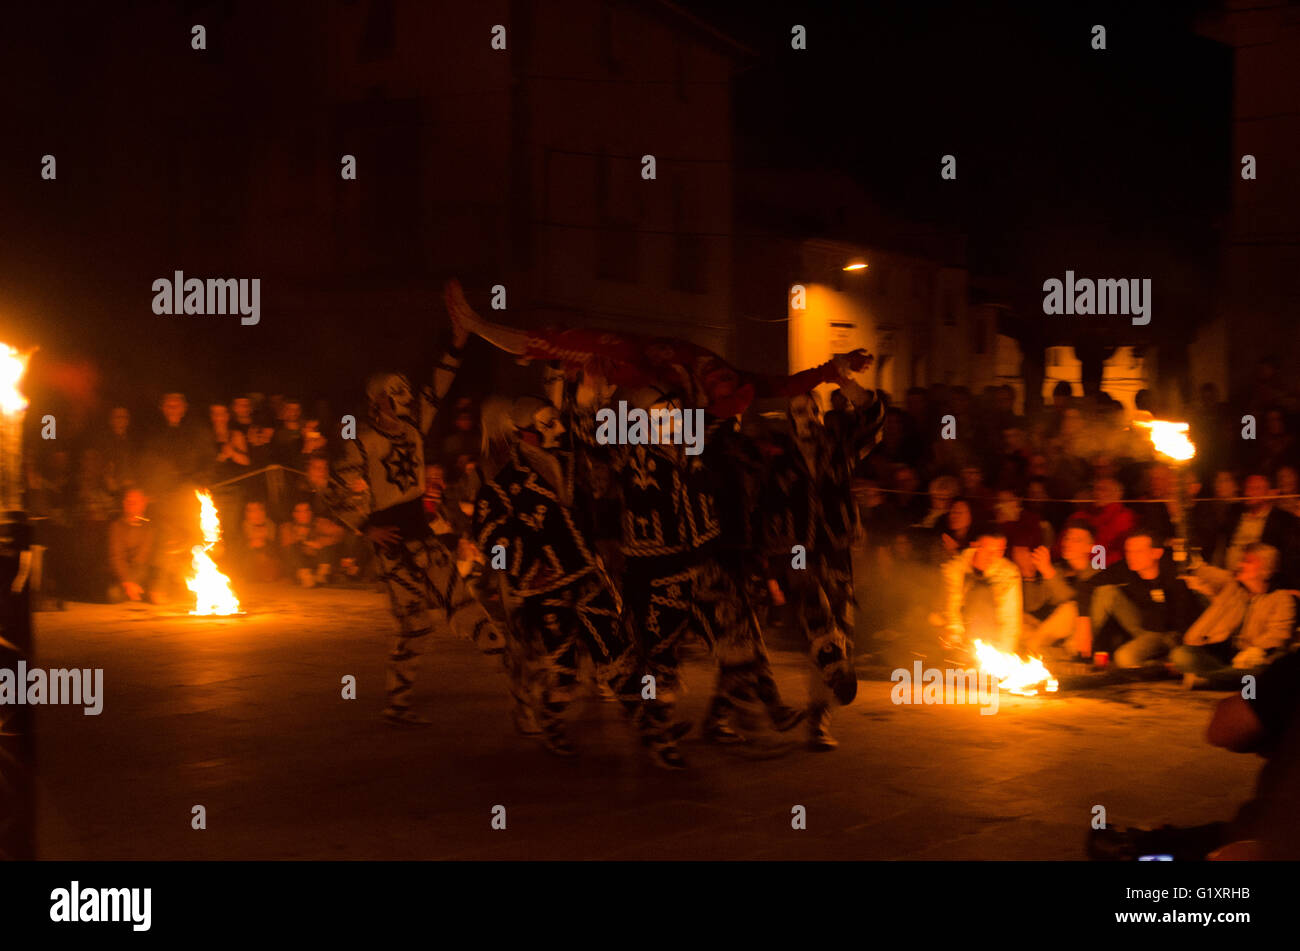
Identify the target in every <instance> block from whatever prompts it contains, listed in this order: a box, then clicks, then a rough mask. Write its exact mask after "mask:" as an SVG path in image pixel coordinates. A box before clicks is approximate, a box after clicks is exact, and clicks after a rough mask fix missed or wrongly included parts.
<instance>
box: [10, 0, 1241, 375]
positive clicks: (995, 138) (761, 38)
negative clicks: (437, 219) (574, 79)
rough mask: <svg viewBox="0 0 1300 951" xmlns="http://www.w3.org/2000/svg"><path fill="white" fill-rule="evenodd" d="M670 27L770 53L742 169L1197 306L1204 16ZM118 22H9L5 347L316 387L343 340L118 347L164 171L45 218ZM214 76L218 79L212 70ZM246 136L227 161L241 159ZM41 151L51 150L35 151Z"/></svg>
mask: <svg viewBox="0 0 1300 951" xmlns="http://www.w3.org/2000/svg"><path fill="white" fill-rule="evenodd" d="M681 6H682V7H683V8H684V9H688V10H689V11H691V12H693V13H695V14H697V15H698V16H699V17H701V18H703V19H705V20H707V21H708V22H709V23H712V24H714V25H716V26H717V27H718V28H719V29H720V30H722V31H723V32H725V33H727V34H729V35H731V36H733V37H735V38H736V39H738V40H739V41H740V42H742V43H744V44H746V45H747V46H749V47H750V48H752V49H753V50H755V51H756V53H757V56H756V57H755V58H754V59H753V60H752V61H750V62H749V63H748V64H746V68H745V70H744V72H743V73H742V74H741V75H740V76H739V77H738V79H737V85H736V88H735V105H736V115H735V119H736V134H737V140H736V143H737V163H738V167H739V168H741V169H744V168H755V169H761V168H766V167H788V168H795V169H822V168H827V169H836V170H840V171H843V172H845V173H847V174H849V175H850V176H851V177H852V178H853V179H855V180H856V181H857V182H858V183H859V184H860V185H861V186H862V188H863V189H864V190H865V191H866V192H867V194H868V195H869V196H870V197H871V199H872V200H873V201H875V202H876V203H878V204H879V205H880V206H881V207H882V208H884V209H886V210H887V211H888V212H890V213H892V214H893V215H896V216H898V217H900V218H903V219H906V220H907V221H909V222H916V223H919V224H922V225H932V226H935V227H939V228H945V229H951V230H955V231H957V232H960V233H964V234H965V235H967V237H968V242H967V249H968V251H967V263H968V265H969V266H970V267H971V269H972V271H973V272H974V274H975V275H977V276H994V277H1004V278H1010V279H1014V280H1016V281H1018V282H1020V283H1021V284H1022V285H1026V282H1032V281H1034V280H1035V279H1036V280H1037V282H1038V283H1039V284H1041V280H1042V275H1044V274H1047V275H1052V274H1057V275H1059V273H1060V272H1061V271H1062V270H1063V269H1064V267H1065V266H1074V267H1076V268H1078V269H1081V270H1083V271H1088V270H1094V271H1095V272H1096V273H1097V274H1114V275H1133V274H1156V275H1160V274H1162V273H1164V272H1165V271H1168V272H1170V273H1174V274H1185V273H1194V274H1196V275H1197V277H1196V279H1195V280H1189V281H1188V282H1187V287H1186V290H1187V293H1188V296H1189V298H1192V299H1195V298H1198V297H1199V298H1205V297H1206V296H1207V294H1208V291H1209V290H1210V288H1209V286H1208V282H1210V281H1211V280H1212V275H1211V272H1212V262H1213V251H1214V242H1215V241H1216V240H1217V237H1218V232H1217V230H1216V229H1217V228H1218V227H1220V226H1221V224H1222V219H1223V216H1224V214H1225V210H1226V198H1227V185H1228V181H1229V175H1230V171H1231V157H1230V156H1229V154H1228V146H1229V131H1230V118H1231V78H1232V73H1231V62H1232V61H1231V54H1230V51H1229V50H1226V49H1224V48H1222V47H1219V46H1217V45H1215V44H1213V43H1211V42H1209V41H1208V40H1204V39H1201V38H1200V37H1198V36H1196V35H1195V33H1194V31H1193V29H1192V26H1191V24H1192V17H1193V15H1194V13H1195V12H1196V11H1197V9H1199V8H1200V7H1202V6H1204V4H1190V3H1184V2H1172V3H1159V4H1156V3H1152V4H1137V3H1122V4H1096V3H1090V4H1078V3H1063V2H1055V0H1053V2H1040V3H1034V4H984V3H969V2H968V3H914V2H899V3H882V4H874V3H873V4H867V3H862V2H856V3H823V4H804V3H800V4H793V3H792V4H778V3H771V4H753V3H750V2H723V0H704V2H686V3H682V4H681ZM222 7H223V4H221V3H216V4H191V5H189V6H188V7H187V6H181V7H179V8H177V12H176V13H175V14H174V16H175V18H176V20H177V21H178V22H180V21H185V22H188V20H187V17H189V15H190V14H189V12H188V11H190V10H195V9H201V10H212V9H220V8H222ZM112 16H113V14H112V11H108V10H95V11H93V12H88V11H86V10H85V9H84V8H83V7H82V6H81V5H77V4H74V5H58V4H40V5H35V4H31V5H24V6H22V7H18V8H16V9H14V10H10V11H6V17H7V22H6V26H5V29H4V31H3V32H2V33H0V63H5V64H7V66H5V67H0V79H3V82H2V83H0V107H3V108H4V109H5V112H6V114H7V115H8V116H9V117H10V118H9V120H8V121H7V125H8V127H9V129H8V130H9V132H10V133H11V135H10V136H9V138H10V141H9V143H7V145H8V146H9V147H8V148H6V149H3V150H0V310H5V309H7V310H8V311H9V312H8V313H7V314H0V323H3V324H4V325H6V326H10V327H11V331H12V336H13V338H14V339H13V342H15V343H26V342H30V341H34V340H36V339H39V340H41V341H42V343H43V347H44V352H43V359H44V360H46V362H47V364H48V366H49V367H50V368H51V371H50V373H48V374H47V376H48V377H49V378H51V379H53V378H55V377H57V376H58V375H59V373H58V372H56V371H60V368H61V372H62V374H63V377H64V378H72V377H74V376H75V374H71V373H69V372H67V366H68V365H70V364H75V363H76V362H77V361H79V360H84V361H87V362H90V363H92V364H96V365H98V366H99V367H100V370H101V375H102V376H103V377H105V378H107V379H108V380H109V381H110V382H111V381H112V377H113V376H114V374H115V373H117V374H118V375H121V373H122V372H123V369H124V368H126V369H127V370H129V372H130V373H131V374H132V375H133V376H134V377H136V378H137V379H136V380H135V381H134V382H135V383H137V384H139V385H141V386H143V385H144V384H145V383H146V382H148V381H143V380H140V379H138V378H139V377H140V376H141V372H140V369H139V368H141V367H147V366H157V365H158V364H159V363H166V364H167V365H168V370H169V372H170V373H172V374H173V375H175V374H176V372H177V371H178V369H179V370H187V369H189V368H188V367H178V366H177V359H178V354H179V355H180V356H179V359H180V360H181V361H185V360H191V361H193V362H194V363H196V364H200V365H202V373H203V374H204V376H205V378H206V379H209V380H212V379H221V378H223V376H224V374H223V373H222V367H223V365H234V364H235V363H236V362H249V363H253V364H260V365H262V366H264V367H266V368H268V369H270V368H274V367H275V366H277V365H285V364H286V363H292V364H293V366H294V367H295V368H297V369H298V370H301V368H302V367H303V366H311V365H312V362H313V360H314V359H316V358H317V357H318V356H319V354H317V353H316V352H315V350H314V348H315V349H321V348H325V347H330V348H335V349H336V348H337V346H338V341H339V340H340V339H342V334H341V333H339V332H338V331H339V328H327V329H326V330H325V331H324V332H321V333H317V334H312V335H306V336H305V337H303V339H301V341H300V342H299V343H296V344H295V342H294V340H293V339H292V338H282V337H277V336H275V335H274V334H272V333H268V334H267V335H265V336H264V337H261V338H259V339H260V340H262V341H264V343H262V344H260V345H259V350H258V352H254V353H248V352H246V349H247V347H248V341H249V337H248V336H247V335H246V334H244V333H243V332H241V331H240V329H239V328H238V327H237V326H236V325H232V326H230V327H227V328H223V329H222V331H221V332H219V333H216V334H212V335H205V342H204V346H203V349H202V351H201V352H200V351H198V350H193V349H191V350H188V351H186V350H181V351H178V350H176V349H175V348H173V349H170V350H164V351H161V352H162V353H165V357H164V358H163V359H161V360H160V359H158V355H159V352H158V351H155V350H151V346H153V344H152V342H151V338H152V336H153V335H154V334H155V333H156V332H157V331H155V330H153V329H152V328H148V327H141V326H134V325H132V326H123V325H122V323H121V321H120V317H119V316H118V315H120V313H121V312H122V309H123V307H124V305H125V301H124V300H123V298H124V297H125V296H127V290H128V289H127V288H124V287H123V282H122V281H121V280H119V279H115V278H114V275H120V274H121V273H122V272H123V271H124V270H125V271H126V272H128V273H133V271H134V270H140V271H141V273H146V272H147V273H152V272H153V270H154V269H155V265H154V262H152V260H151V261H149V262H148V263H141V262H140V261H138V260H134V259H133V248H132V235H133V234H139V233H141V232H142V231H147V229H149V228H150V222H149V221H148V220H138V219H137V216H136V215H135V214H134V213H133V206H132V199H131V196H132V195H133V194H136V193H138V190H139V189H144V188H150V187H153V185H151V181H152V179H151V178H150V175H151V174H153V173H154V172H155V171H157V167H156V166H155V167H151V166H149V165H148V164H147V163H146V164H144V165H142V166H141V167H140V168H139V175H138V178H139V180H129V181H120V180H119V181H114V180H106V179H105V178H104V177H103V176H99V177H96V176H94V175H92V176H90V178H89V179H88V180H87V181H85V182H82V183H80V185H78V184H76V183H75V182H73V181H69V183H68V185H67V187H66V189H65V190H64V193H63V195H62V196H61V197H59V198H56V199H53V202H54V204H53V205H50V204H49V202H50V201H51V199H50V197H49V190H48V189H45V190H42V189H40V188H39V183H37V182H35V181H34V180H33V179H32V171H31V169H32V161H33V159H32V154H33V152H35V154H36V155H39V154H40V153H41V152H43V151H44V150H45V149H46V148H50V149H54V148H59V149H63V150H65V151H67V152H69V153H70V154H71V153H82V154H87V155H92V154H95V150H97V149H98V150H104V149H112V148H113V144H112V142H111V141H105V140H104V135H105V133H104V129H105V127H106V126H105V124H104V123H103V122H102V121H97V118H96V116H95V113H96V110H97V109H99V108H100V101H101V97H102V94H103V92H104V91H110V90H113V89H114V87H117V86H119V85H120V82H119V78H118V77H116V76H114V75H112V74H111V71H107V70H106V69H105V68H104V64H105V63H106V62H109V61H110V60H112V59H113V55H114V53H115V51H114V50H113V49H110V48H107V46H106V43H105V42H104V39H103V38H104V36H105V35H108V36H111V37H112V40H111V42H113V43H122V42H130V40H131V38H130V37H125V36H121V35H115V34H113V33H112V32H111V27H112V25H113V24H112ZM794 22H799V23H802V24H804V25H805V26H806V27H807V28H808V34H809V49H808V50H806V51H799V52H796V51H793V50H791V49H790V43H789V36H790V26H791V24H792V23H794ZM1093 23H1102V24H1104V25H1106V27H1107V45H1108V49H1107V50H1106V51H1104V52H1097V51H1094V50H1092V49H1091V48H1090V46H1089V40H1090V35H1091V34H1090V29H1091V25H1092V24H1093ZM116 52H117V53H120V50H117V51H116ZM38 64H39V65H38ZM203 68H227V67H226V66H224V65H223V64H222V63H221V62H220V60H219V59H218V60H216V61H215V64H214V65H210V66H205V67H203ZM240 68H241V70H244V64H240ZM132 81H133V82H141V83H142V84H143V85H144V86H147V85H148V84H149V83H153V82H160V81H161V80H156V79H154V78H153V77H151V76H148V75H145V76H144V77H143V79H141V77H135V78H134V79H133V80H132ZM267 83H272V84H274V83H275V77H274V75H269V76H268V75H257V74H256V73H252V74H250V75H249V76H248V77H247V79H244V80H241V81H239V82H238V83H237V84H236V86H235V87H234V89H235V91H234V93H233V94H232V95H233V98H232V99H231V101H229V102H228V103H225V106H226V107H227V108H228V110H229V112H228V115H229V116H231V117H237V118H236V119H235V120H234V121H238V122H243V121H244V119H245V118H247V121H248V122H249V123H250V126H249V128H251V129H252V130H254V131H255V130H256V129H257V128H258V126H257V122H258V121H259V120H258V116H259V110H260V108H261V104H262V103H263V102H264V101H265V100H266V99H267V98H268V91H267V89H268V87H267ZM288 95H289V94H288V93H285V96H288ZM120 98H121V97H120V96H119V99H120ZM270 98H272V99H273V98H275V97H274V96H270ZM278 105H282V104H278ZM83 130H88V131H83ZM235 131H236V130H235V129H232V134H231V136H230V137H229V140H228V141H227V142H226V143H225V144H226V147H229V148H235V147H238V144H239V142H240V141H241V139H240V137H239V136H238V135H236V134H234V133H235ZM149 134H150V133H149V118H148V113H147V112H141V113H140V114H139V115H136V116H134V117H133V119H132V120H131V122H130V123H126V124H124V125H123V126H122V129H121V135H122V136H123V137H124V138H125V137H128V136H136V135H146V136H147V135H149ZM47 141H49V142H53V143H54V144H53V145H50V146H46V145H43V144H39V145H38V144H37V143H44V142H47ZM145 151H146V152H147V150H145ZM207 151H209V152H213V151H215V150H211V149H209V150H207ZM944 153H953V154H955V155H956V156H957V160H958V180H957V181H956V182H944V181H941V180H940V178H939V175H938V163H939V156H940V155H942V154H944ZM155 160H156V161H159V160H161V159H158V158H157V156H155ZM208 161H209V163H210V164H209V165H208V166H207V167H206V168H200V169H196V170H195V175H196V176H199V175H203V176H208V175H210V176H213V179H212V180H214V181H215V182H217V184H216V185H211V186H208V187H205V188H203V189H200V190H197V191H198V192H199V193H201V197H200V199H199V200H200V205H199V207H201V208H202V209H204V210H205V212H208V213H212V214H220V213H221V212H222V194H221V189H220V183H221V181H222V178H221V175H222V170H223V168H224V163H223V159H222V157H221V155H220V154H219V152H218V153H217V154H213V155H212V156H211V157H210V158H209V159H208ZM61 177H62V176H61ZM68 178H69V179H72V178H73V176H72V174H71V173H69V175H68ZM133 178H134V177H133ZM79 189H81V191H80V192H79ZM118 196H120V197H118ZM846 225H847V229H846V230H847V231H848V233H847V234H846V235H845V236H846V237H853V236H855V235H854V234H853V232H852V226H853V222H847V223H846ZM856 237H859V238H860V239H861V240H863V241H864V242H867V243H869V242H870V240H871V235H870V234H869V233H868V234H859V235H856ZM235 252H237V249H234V250H232V253H235ZM1062 262H1065V263H1064V264H1063V263H1062ZM322 267H325V265H322ZM219 270H220V272H223V273H235V274H239V273H257V272H256V270H252V271H250V270H249V269H247V268H245V269H243V270H241V269H240V268H239V267H232V268H221V269H219ZM192 273H200V271H199V269H198V268H195V269H194V271H193V272H192ZM135 283H138V282H135ZM130 286H131V287H134V283H132V284H131V285H130ZM50 300H59V301H61V302H63V303H64V304H65V307H64V309H63V311H62V313H61V314H60V316H59V319H58V320H57V321H56V322H51V321H49V320H48V319H46V318H45V317H44V316H43V315H42V316H38V314H39V313H40V310H41V307H42V302H47V301H50ZM137 309H138V308H137ZM159 346H161V345H159ZM347 382H348V383H349V387H348V389H355V388H356V385H355V382H354V381H347ZM322 389H324V387H322ZM335 390H337V388H335Z"/></svg>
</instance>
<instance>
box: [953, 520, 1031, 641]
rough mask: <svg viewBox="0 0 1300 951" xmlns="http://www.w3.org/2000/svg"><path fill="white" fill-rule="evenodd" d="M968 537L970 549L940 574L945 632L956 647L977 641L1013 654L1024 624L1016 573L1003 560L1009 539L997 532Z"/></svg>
mask: <svg viewBox="0 0 1300 951" xmlns="http://www.w3.org/2000/svg"><path fill="white" fill-rule="evenodd" d="M970 535H971V538H972V539H973V541H972V543H971V545H970V546H969V547H968V548H965V549H963V550H962V551H959V552H957V553H956V554H954V555H953V556H952V557H951V558H949V559H948V560H947V561H946V562H944V564H943V567H942V568H941V569H940V572H941V575H942V577H943V590H944V613H943V622H944V628H945V630H946V631H947V634H948V637H949V639H950V640H952V641H954V642H955V643H968V642H969V641H970V640H974V639H976V638H978V639H980V640H982V641H984V642H985V643H989V644H992V645H993V646H994V647H997V648H998V649H999V650H1004V651H1014V650H1015V649H1016V648H1017V647H1018V646H1019V644H1020V631H1021V624H1022V620H1021V615H1022V608H1023V596H1022V593H1021V582H1020V569H1019V568H1017V567H1016V566H1015V565H1013V564H1012V563H1011V562H1010V561H1008V560H1007V559H1006V557H1004V556H1005V555H1006V552H1007V537H1006V535H1004V534H1002V532H1001V530H999V529H998V528H997V527H995V526H991V525H990V526H986V527H984V528H977V529H975V530H974V531H972V532H971V533H970Z"/></svg>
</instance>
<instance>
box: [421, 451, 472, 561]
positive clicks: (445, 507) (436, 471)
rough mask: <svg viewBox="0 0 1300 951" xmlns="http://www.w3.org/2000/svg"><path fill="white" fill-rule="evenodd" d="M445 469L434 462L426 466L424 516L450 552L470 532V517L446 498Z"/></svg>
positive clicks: (454, 549) (453, 550)
mask: <svg viewBox="0 0 1300 951" xmlns="http://www.w3.org/2000/svg"><path fill="white" fill-rule="evenodd" d="M446 490H447V482H446V477H445V470H444V469H443V467H442V466H440V465H438V464H436V463H434V464H432V465H427V466H425V467H424V516H425V518H426V519H428V521H429V529H430V530H431V531H432V532H433V534H434V536H436V537H437V539H438V541H440V542H442V544H443V546H444V547H445V548H446V549H447V550H448V551H449V552H453V553H454V552H455V551H456V549H457V548H458V547H459V542H460V540H461V539H462V538H464V537H466V536H467V535H468V533H469V518H468V517H467V516H466V515H465V513H464V512H462V511H461V509H460V506H459V505H455V504H450V503H449V502H448V500H447V498H446Z"/></svg>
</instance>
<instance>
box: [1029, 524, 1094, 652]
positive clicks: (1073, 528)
mask: <svg viewBox="0 0 1300 951" xmlns="http://www.w3.org/2000/svg"><path fill="white" fill-rule="evenodd" d="M1031 558H1032V559H1033V566H1034V569H1035V572H1036V577H1035V578H1034V579H1033V580H1032V581H1030V582H1028V583H1026V584H1025V589H1024V603H1025V624H1024V631H1025V633H1024V638H1023V641H1022V647H1023V649H1024V650H1026V651H1028V652H1029V653H1030V654H1033V655H1034V656H1037V657H1046V656H1049V655H1051V656H1056V657H1058V658H1061V659H1065V658H1069V657H1073V656H1075V655H1076V654H1077V655H1081V656H1083V657H1091V656H1092V643H1091V637H1090V636H1089V634H1090V629H1089V625H1088V624H1087V623H1086V622H1087V619H1088V616H1089V611H1090V610H1091V606H1092V579H1093V578H1094V577H1096V575H1097V573H1098V571H1097V568H1096V567H1095V566H1094V564H1093V540H1092V532H1091V531H1090V530H1089V528H1088V526H1087V525H1086V524H1084V523H1083V522H1074V523H1072V524H1069V525H1066V527H1065V531H1063V532H1062V533H1061V559H1060V560H1059V561H1053V560H1052V557H1051V552H1050V551H1049V550H1048V549H1047V547H1046V546H1043V545H1040V546H1039V547H1037V548H1035V549H1034V550H1033V552H1032V553H1031Z"/></svg>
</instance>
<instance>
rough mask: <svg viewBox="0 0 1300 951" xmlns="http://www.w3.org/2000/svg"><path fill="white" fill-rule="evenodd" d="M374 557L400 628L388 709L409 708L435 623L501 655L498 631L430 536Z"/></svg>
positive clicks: (388, 682) (391, 657) (402, 543)
mask: <svg viewBox="0 0 1300 951" xmlns="http://www.w3.org/2000/svg"><path fill="white" fill-rule="evenodd" d="M375 555H376V559H377V561H378V564H379V576H380V578H381V579H382V580H383V582H384V585H385V586H386V587H387V588H388V600H389V605H390V607H391V608H392V611H393V617H395V618H396V619H397V627H398V630H397V634H396V637H395V639H394V642H393V648H392V650H391V651H390V652H389V655H388V672H387V676H386V686H387V691H388V705H389V706H390V707H393V708H395V709H399V710H400V709H406V708H407V707H409V706H410V703H411V685H412V684H413V683H414V681H415V675H416V672H417V671H418V669H419V664H420V656H421V655H422V654H423V653H424V651H425V650H426V648H427V644H428V638H429V635H430V634H431V633H432V632H433V630H434V625H435V623H437V624H438V625H440V626H441V627H443V628H444V629H446V628H450V630H451V631H452V632H454V633H456V634H457V635H459V636H461V637H467V638H469V639H470V640H472V641H473V642H474V643H475V644H476V645H477V646H478V647H479V649H480V650H482V651H484V652H486V653H500V652H501V651H502V650H503V649H504V642H503V641H502V638H501V633H500V631H499V630H498V629H497V627H496V625H495V624H493V623H492V619H491V618H490V617H488V613H487V611H485V610H484V609H483V606H482V605H481V604H479V602H478V600H477V599H476V598H475V597H474V593H473V592H472V591H471V590H470V588H469V585H467V584H466V583H465V580H464V579H463V578H462V577H461V575H460V572H459V571H457V570H456V561H455V559H454V558H452V556H451V553H450V552H448V551H447V549H446V548H444V547H443V546H442V544H441V543H440V542H439V541H438V540H437V539H436V538H434V537H433V536H432V535H424V536H419V537H416V538H403V539H401V540H400V541H398V542H397V543H396V544H394V545H391V546H382V545H381V546H378V547H377V549H376V552H375Z"/></svg>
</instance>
